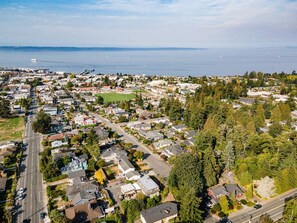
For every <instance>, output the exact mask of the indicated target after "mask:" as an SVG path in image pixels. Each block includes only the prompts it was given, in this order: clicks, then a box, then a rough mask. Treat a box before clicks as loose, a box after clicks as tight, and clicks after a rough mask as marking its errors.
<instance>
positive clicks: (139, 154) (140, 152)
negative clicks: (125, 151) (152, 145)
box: [133, 150, 144, 160]
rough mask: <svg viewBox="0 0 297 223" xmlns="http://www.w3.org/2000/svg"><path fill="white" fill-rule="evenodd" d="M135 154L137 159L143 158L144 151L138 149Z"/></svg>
mask: <svg viewBox="0 0 297 223" xmlns="http://www.w3.org/2000/svg"><path fill="white" fill-rule="evenodd" d="M133 156H134V157H135V158H136V159H137V160H143V157H144V152H142V151H139V150H137V151H136V152H135V153H134V154H133Z"/></svg>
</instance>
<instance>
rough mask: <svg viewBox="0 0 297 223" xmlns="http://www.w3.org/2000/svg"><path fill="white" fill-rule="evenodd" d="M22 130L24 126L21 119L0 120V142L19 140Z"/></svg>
mask: <svg viewBox="0 0 297 223" xmlns="http://www.w3.org/2000/svg"><path fill="white" fill-rule="evenodd" d="M24 128H25V124H24V119H23V118H22V117H17V118H9V119H0V141H9V140H17V139H21V138H22V135H23V133H24Z"/></svg>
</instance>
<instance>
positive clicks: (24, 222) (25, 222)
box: [23, 219, 31, 223]
mask: <svg viewBox="0 0 297 223" xmlns="http://www.w3.org/2000/svg"><path fill="white" fill-rule="evenodd" d="M30 222H31V220H30V219H25V220H23V223H30Z"/></svg>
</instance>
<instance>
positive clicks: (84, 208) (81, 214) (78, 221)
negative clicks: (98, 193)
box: [65, 200, 105, 223]
mask: <svg viewBox="0 0 297 223" xmlns="http://www.w3.org/2000/svg"><path fill="white" fill-rule="evenodd" d="M65 215H66V217H67V218H68V219H70V220H71V222H72V223H84V222H94V221H95V222H97V219H100V218H103V217H104V216H105V214H104V211H103V209H102V207H100V206H99V204H98V202H97V201H96V200H93V201H90V202H88V203H85V204H81V205H77V206H74V207H70V208H66V209H65Z"/></svg>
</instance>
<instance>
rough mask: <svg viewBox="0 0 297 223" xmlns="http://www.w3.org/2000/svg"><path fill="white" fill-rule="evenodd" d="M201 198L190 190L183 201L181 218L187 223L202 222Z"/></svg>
mask: <svg viewBox="0 0 297 223" xmlns="http://www.w3.org/2000/svg"><path fill="white" fill-rule="evenodd" d="M201 201H202V200H201V198H199V197H197V196H196V195H195V191H194V190H189V191H188V192H187V193H186V194H185V196H184V197H183V199H182V200H181V207H180V213H179V218H180V221H181V222H185V223H200V222H202V220H203V218H202V216H201V215H202V213H203V212H202V211H201V210H200V208H201V207H200V205H201Z"/></svg>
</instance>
